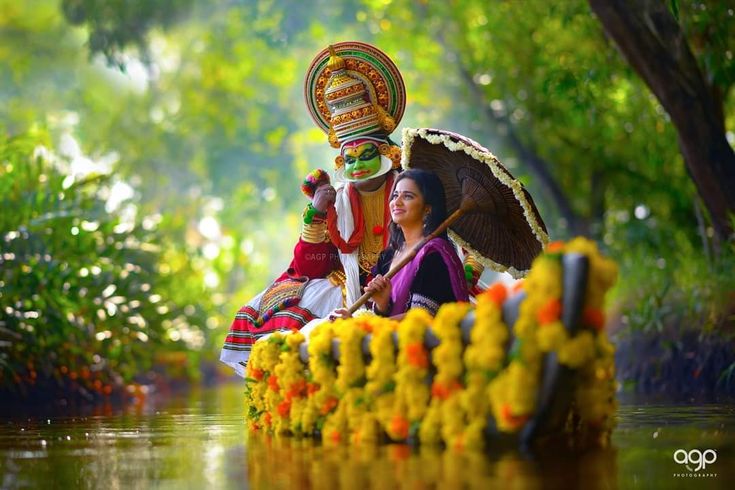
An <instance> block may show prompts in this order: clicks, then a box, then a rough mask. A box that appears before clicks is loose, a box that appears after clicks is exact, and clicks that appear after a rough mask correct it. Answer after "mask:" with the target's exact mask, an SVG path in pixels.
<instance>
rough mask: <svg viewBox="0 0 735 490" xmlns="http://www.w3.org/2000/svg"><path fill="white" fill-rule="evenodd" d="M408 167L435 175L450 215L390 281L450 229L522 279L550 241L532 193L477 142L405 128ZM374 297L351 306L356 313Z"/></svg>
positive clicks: (487, 260) (481, 256)
mask: <svg viewBox="0 0 735 490" xmlns="http://www.w3.org/2000/svg"><path fill="white" fill-rule="evenodd" d="M402 164H403V167H404V168H420V169H423V170H427V171H430V172H433V173H434V174H436V175H437V176H438V177H439V179H440V180H441V182H442V185H443V186H444V192H445V195H446V201H447V202H446V204H447V212H448V213H450V215H449V217H448V218H447V219H446V220H445V221H444V222H443V223H442V224H441V225H440V226H439V227H438V228H437V229H436V230H435V231H434V232H433V233H432V234H431V235H429V236H426V237H424V238H423V239H422V240H421V241H420V242H419V243H417V244H416V245H415V246H414V248H413V249H412V251H411V252H410V253H409V254H407V255H406V256H405V257H404V258H403V259H402V260H401V261H400V262H399V263H397V264H396V265H395V266H393V267H392V268H391V270H390V271H388V273H387V274H386V275H385V277H386V278H388V279H390V278H391V277H393V275H395V274H396V273H397V272H398V271H399V270H400V269H401V268H403V266H404V265H406V264H407V263H408V262H410V261H411V259H413V257H415V255H416V253H417V252H418V251H419V250H420V249H421V247H423V246H424V244H425V243H426V242H428V241H429V240H431V239H432V238H434V237H436V236H438V235H440V234H441V233H443V232H444V230H446V229H447V228H449V236H450V237H451V238H452V239H453V240H454V241H455V242H456V243H458V244H460V245H461V246H462V247H464V248H465V249H467V250H469V251H470V252H472V253H473V254H474V255H475V256H476V258H477V260H478V261H480V262H481V263H482V264H483V265H485V266H486V267H490V268H491V269H493V270H496V271H501V272H502V271H507V272H509V273H510V274H511V275H512V276H513V277H516V278H518V277H522V276H524V275H525V273H526V272H528V270H529V269H530V268H531V263H532V262H533V259H534V258H535V257H536V256H537V255H538V254H539V253H540V252H541V250H542V249H543V247H544V245H545V244H546V243H547V242H548V235H547V232H546V225H544V222H543V220H542V219H541V216H540V215H539V212H538V210H537V209H536V205H535V204H534V202H533V199H532V198H531V195H530V194H529V193H528V191H526V189H525V188H524V187H523V185H522V184H521V183H520V182H518V181H517V180H516V179H515V178H513V176H512V175H511V173H510V172H508V170H506V169H505V167H503V165H502V164H501V163H500V162H499V161H498V159H497V158H496V157H495V156H494V155H493V154H492V153H490V151H489V150H487V149H486V148H484V147H483V146H481V145H480V144H479V143H477V142H475V141H472V140H471V139H469V138H466V137H464V136H462V135H459V134H457V133H452V132H450V131H445V130H441V129H428V128H422V129H408V128H407V129H405V130H404V131H403V159H402ZM369 298H370V295H369V294H367V293H366V294H364V295H363V296H362V297H360V299H358V300H357V302H356V303H355V304H354V305H352V306H351V307H350V308H349V311H350V313H354V312H355V311H356V310H357V309H358V308H359V307H360V306H362V305H363V304H365V302H366V301H367V300H368V299H369Z"/></svg>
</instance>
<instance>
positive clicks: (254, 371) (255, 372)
mask: <svg viewBox="0 0 735 490" xmlns="http://www.w3.org/2000/svg"><path fill="white" fill-rule="evenodd" d="M263 374H264V373H263V370H262V369H258V368H251V369H250V376H252V377H253V379H255V380H256V381H260V380H261V379H263Z"/></svg>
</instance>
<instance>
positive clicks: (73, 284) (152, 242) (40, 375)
mask: <svg viewBox="0 0 735 490" xmlns="http://www.w3.org/2000/svg"><path fill="white" fill-rule="evenodd" d="M43 142H47V138H46V137H45V136H44V135H42V134H39V135H27V136H19V137H15V138H6V137H2V138H0V162H2V164H0V206H2V209H3V212H2V213H1V214H0V237H1V238H0V240H1V242H2V254H1V255H0V367H1V368H2V369H0V390H4V391H6V390H8V389H15V390H21V391H26V390H28V391H30V390H33V389H36V390H37V391H38V390H43V389H53V386H52V384H54V383H53V381H54V380H56V383H55V384H57V385H59V386H66V387H67V388H69V389H72V390H77V391H80V392H90V391H92V392H93V391H96V392H98V393H99V394H106V395H109V394H110V393H111V392H112V390H113V388H118V389H119V388H121V387H122V384H123V383H124V382H131V381H133V380H134V379H136V376H140V375H142V374H145V373H146V371H147V370H148V369H150V368H151V366H152V363H153V360H154V358H155V357H156V356H157V355H158V354H160V353H161V352H163V351H179V352H182V353H187V352H188V353H189V354H190V355H191V356H192V360H194V359H197V358H198V351H200V350H201V349H202V348H203V347H204V345H205V343H206V340H207V336H208V329H207V328H206V325H207V318H208V315H209V313H210V312H211V311H212V310H213V306H212V304H211V302H210V301H209V299H208V298H207V296H206V295H203V294H202V293H203V292H204V289H203V287H202V280H201V275H202V273H203V272H202V270H201V269H200V268H198V267H197V266H196V263H192V262H191V261H189V260H187V258H186V256H182V255H181V254H180V253H178V252H177V251H176V248H175V247H171V246H167V244H166V239H165V237H163V236H161V234H160V233H159V232H158V231H157V229H156V228H157V219H156V218H155V217H145V218H142V217H138V218H136V216H135V208H134V205H133V204H131V203H129V202H127V203H126V202H125V201H119V200H117V201H116V200H115V197H116V196H115V193H114V192H112V191H113V189H114V187H115V185H116V184H115V181H114V177H113V176H112V175H110V174H99V173H94V172H93V173H89V174H87V175H86V176H82V175H78V174H77V175H75V174H73V173H71V172H70V171H69V170H70V169H69V162H68V161H65V160H64V159H62V158H59V157H58V156H57V155H55V154H54V153H52V152H51V151H50V150H48V149H47V148H46V147H44V146H42V145H41V144H42V143H43ZM117 185H119V184H117ZM105 196H107V197H105ZM184 357H186V354H184ZM190 366H191V367H193V368H196V363H195V362H192V363H191V364H190ZM190 374H193V375H197V374H198V371H197V370H196V369H193V371H192V372H191V373H190ZM36 385H39V386H36Z"/></svg>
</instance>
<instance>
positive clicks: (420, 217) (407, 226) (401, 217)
mask: <svg viewBox="0 0 735 490" xmlns="http://www.w3.org/2000/svg"><path fill="white" fill-rule="evenodd" d="M389 207H390V214H391V221H392V222H391V224H390V225H389V233H390V241H389V244H388V247H387V248H386V249H385V250H383V252H382V253H381V255H380V257H379V258H378V263H377V265H376V266H375V269H374V274H375V277H374V278H373V280H372V281H370V282H369V283H368V285H367V286H366V287H365V291H366V292H371V293H372V294H373V296H372V300H373V312H374V313H376V314H378V315H382V316H390V317H400V316H402V315H403V314H404V313H406V311H408V310H409V309H410V308H423V309H425V310H427V311H428V312H429V313H431V314H432V315H434V314H435V313H436V311H437V310H438V309H439V307H440V306H441V305H442V304H443V303H448V302H452V301H468V299H469V297H468V291H467V281H466V280H465V275H464V269H463V266H462V262H461V261H460V259H459V257H458V256H457V252H456V250H455V247H454V245H453V244H452V242H450V241H449V239H448V237H447V235H446V233H443V234H441V235H440V236H438V237H436V238H433V239H431V240H429V241H428V242H427V243H426V244H425V245H424V246H423V247H422V248H421V249H420V250H419V251H418V253H417V254H416V256H415V257H414V258H413V259H412V260H411V261H410V262H409V263H408V264H406V266H405V267H403V268H402V269H401V270H400V271H399V272H398V273H397V274H396V275H394V276H393V277H392V278H391V279H386V278H385V277H384V276H385V274H386V273H387V272H388V270H390V268H391V266H392V265H393V264H396V263H398V261H400V260H401V258H402V257H404V256H405V255H406V254H408V253H410V251H411V249H412V248H413V247H414V245H416V243H418V242H419V241H420V240H421V239H422V238H424V237H425V236H427V235H429V234H431V232H433V231H434V230H435V229H436V228H437V227H438V226H439V225H440V224H441V223H442V222H443V221H444V220H445V219H446V217H447V212H446V204H445V198H444V188H443V187H442V185H441V182H440V180H439V178H438V177H437V176H436V175H434V174H432V173H430V172H426V171H424V170H418V169H409V170H406V171H404V172H403V173H401V174H400V175H399V176H398V177H397V178H396V182H395V184H394V187H393V192H392V193H391V198H390V202H389ZM335 314H336V315H337V316H343V317H344V316H346V314H347V311H346V310H344V309H340V310H336V311H335Z"/></svg>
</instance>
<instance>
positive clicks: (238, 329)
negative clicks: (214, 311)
mask: <svg viewBox="0 0 735 490" xmlns="http://www.w3.org/2000/svg"><path fill="white" fill-rule="evenodd" d="M257 318H258V312H257V311H256V310H255V309H253V308H251V307H250V306H243V307H242V308H240V311H238V313H237V315H236V316H235V319H234V320H233V321H232V325H230V331H229V333H228V334H227V337H226V338H225V348H228V349H231V350H243V348H247V347H249V346H251V345H253V344H254V343H255V341H256V340H258V338H260V337H262V336H263V335H265V334H267V333H270V332H275V331H277V330H284V329H289V330H298V329H300V328H301V327H303V326H304V325H306V324H307V323H308V322H310V321H311V320H313V319H314V318H315V317H314V315H313V314H312V312H311V311H309V310H307V309H306V308H300V307H298V306H291V307H289V308H288V309H287V310H282V311H279V312H278V313H276V314H274V315H273V316H272V317H271V318H270V320H268V321H267V322H265V323H264V324H263V325H261V326H260V327H256V326H255V324H254V323H253V321H254V320H255V319H257Z"/></svg>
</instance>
